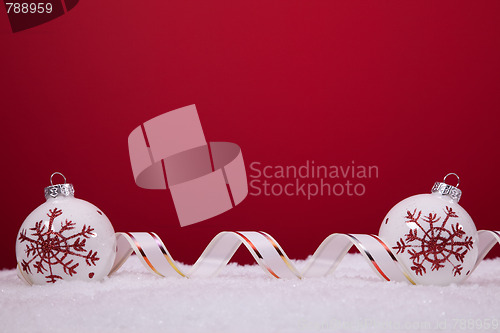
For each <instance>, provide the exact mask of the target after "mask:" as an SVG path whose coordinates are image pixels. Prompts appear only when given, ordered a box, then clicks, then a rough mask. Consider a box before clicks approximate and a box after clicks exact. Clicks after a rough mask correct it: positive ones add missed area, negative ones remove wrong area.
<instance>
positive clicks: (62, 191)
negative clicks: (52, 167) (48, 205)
mask: <svg viewBox="0 0 500 333" xmlns="http://www.w3.org/2000/svg"><path fill="white" fill-rule="evenodd" d="M55 175H61V176H62V177H63V178H64V183H63V184H55V185H54V183H53V181H52V179H53V178H54V176H55ZM43 192H44V195H45V199H46V200H49V199H51V198H57V197H59V196H63V197H70V196H71V197H72V196H74V195H75V189H74V187H73V184H68V183H66V177H64V175H63V174H62V173H60V172H54V173H53V174H52V175H50V186H47V187H46V188H44V190H43Z"/></svg>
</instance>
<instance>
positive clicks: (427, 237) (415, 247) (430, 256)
mask: <svg viewBox="0 0 500 333" xmlns="http://www.w3.org/2000/svg"><path fill="white" fill-rule="evenodd" d="M444 212H445V214H446V216H445V217H444V219H443V220H442V222H441V224H440V225H439V224H438V222H439V221H440V220H441V217H438V216H437V214H435V213H434V214H432V213H429V215H427V216H424V217H422V221H423V222H425V223H427V224H428V227H427V228H425V227H424V226H423V223H421V221H419V220H420V218H421V215H422V211H418V213H417V210H416V209H415V210H414V211H413V213H412V212H410V211H407V215H406V217H405V218H406V223H408V224H410V225H412V227H413V226H415V227H413V228H411V229H410V231H409V232H408V233H407V234H406V235H405V237H406V239H405V240H403V238H400V240H399V241H398V242H397V245H396V246H394V247H393V249H395V250H397V253H404V252H405V251H406V250H407V251H408V254H409V255H410V259H411V260H412V261H413V266H411V269H412V270H413V271H415V274H417V275H423V274H426V272H427V270H426V268H425V266H424V263H425V262H428V263H430V264H431V270H432V271H434V270H435V271H438V270H439V269H440V268H443V267H445V265H447V264H451V265H452V266H453V270H452V272H453V276H457V275H461V274H462V269H463V267H462V265H461V263H463V262H464V258H465V255H466V254H467V252H468V251H469V250H471V249H472V248H473V240H472V237H465V238H464V236H465V231H463V230H462V227H461V226H460V224H459V223H458V222H457V223H456V224H453V223H451V222H450V224H451V230H450V229H449V226H448V228H447V223H448V222H449V220H450V219H452V218H458V215H457V213H455V212H454V211H453V209H452V208H450V207H448V206H446V209H445V210H444ZM419 231H422V232H423V235H421V236H419ZM467 274H469V272H467Z"/></svg>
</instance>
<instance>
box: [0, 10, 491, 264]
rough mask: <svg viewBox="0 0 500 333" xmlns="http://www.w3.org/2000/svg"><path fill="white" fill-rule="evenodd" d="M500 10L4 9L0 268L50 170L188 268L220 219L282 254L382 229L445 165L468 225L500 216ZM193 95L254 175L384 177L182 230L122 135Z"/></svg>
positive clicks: (254, 206)
mask: <svg viewBox="0 0 500 333" xmlns="http://www.w3.org/2000/svg"><path fill="white" fill-rule="evenodd" d="M499 16H500V2H498V1H466V2H462V1H437V2H436V1H403V2H401V1H353V0H349V1H320V0H313V1H305V0H298V1H289V0H286V1H285V0H272V1H269V0H267V1H230V2H228V1H181V0H179V1H156V2H141V1H129V0H120V1H118V0H107V1H98V0H82V1H80V3H79V4H78V5H77V6H76V7H75V8H74V9H73V10H72V11H71V12H69V13H68V14H66V15H63V16H62V17H60V18H57V19H55V20H53V21H51V22H48V23H46V24H43V25H40V26H38V27H35V28H32V29H29V30H26V31H22V32H18V33H12V32H11V30H10V26H9V22H8V19H7V15H6V13H5V11H3V10H2V12H1V13H0V45H1V52H0V68H1V72H0V73H1V75H0V88H1V91H0V110H1V112H2V118H3V122H2V123H3V129H2V131H1V133H0V135H1V140H2V142H3V143H4V148H3V158H2V170H1V171H2V176H3V179H2V184H3V185H2V186H3V189H2V209H3V214H2V215H3V218H2V221H3V223H2V229H3V232H2V240H1V242H0V251H1V252H0V253H1V256H0V267H8V268H11V267H14V266H15V253H14V244H15V238H16V233H17V231H18V229H19V227H20V225H21V223H22V222H23V220H24V219H25V217H26V216H27V215H28V214H29V213H30V212H31V211H32V210H33V209H34V208H35V207H36V206H38V205H39V204H41V203H42V202H43V201H44V198H43V188H44V187H45V186H47V185H48V180H49V179H48V178H49V176H50V174H51V173H52V172H54V171H61V172H63V173H64V174H65V175H66V176H67V177H68V180H69V181H70V182H72V183H73V184H74V185H75V188H76V191H77V197H79V198H82V199H85V200H88V201H90V202H92V203H94V204H96V205H97V206H98V207H100V208H101V209H102V210H103V211H104V212H106V214H107V215H108V217H109V218H110V219H111V221H112V223H113V224H114V227H115V230H117V231H156V232H157V233H158V234H159V235H160V237H161V238H162V239H163V240H164V242H165V243H166V245H167V247H168V248H169V250H170V251H171V253H172V254H173V256H174V257H175V258H176V259H178V260H181V261H183V262H187V263H192V262H194V260H195V259H196V258H197V257H198V255H199V254H201V252H202V250H203V249H204V247H205V246H206V245H207V244H208V242H209V241H210V239H211V238H212V237H213V236H214V235H216V234H217V233H218V232H219V231H222V230H264V231H267V232H269V233H270V234H271V235H273V236H274V237H275V238H276V239H277V240H278V241H279V242H280V244H281V245H282V246H283V248H284V249H285V251H286V252H287V253H288V254H289V256H290V257H292V258H305V257H306V256H308V255H309V254H311V253H312V252H313V251H314V249H315V248H316V247H317V246H318V245H319V243H320V242H321V241H322V240H323V239H324V238H325V237H326V236H327V235H329V234H330V233H333V232H353V233H377V232H378V228H379V225H380V223H381V221H382V219H383V217H384V216H385V214H386V212H387V211H388V210H389V209H390V208H391V207H392V206H393V205H394V204H395V203H397V202H398V201H400V200H402V199H403V198H405V197H407V196H410V195H413V194H418V193H426V192H429V191H430V188H431V186H432V184H433V183H434V181H437V180H441V179H442V177H443V176H444V175H445V174H446V173H448V172H456V173H458V174H459V175H460V177H461V179H462V183H461V185H460V188H461V189H462V190H463V192H464V194H463V197H462V201H461V205H462V206H463V207H464V208H465V209H466V210H467V211H468V212H469V213H470V215H471V216H472V217H473V219H474V220H475V222H476V225H477V227H478V229H497V230H498V229H500V227H499V224H498V217H497V207H498V203H497V202H498V199H497V198H496V190H495V188H498V187H499V186H500V177H499V175H498V174H497V165H498V162H499V154H498V145H499V143H500V139H499V134H498V124H499V120H500V116H499V112H498V111H499V110H500V79H499V78H500V61H499V59H500V20H499V19H498V17H499ZM193 103H194V104H196V105H197V107H198V111H199V115H200V118H201V121H202V125H203V127H204V131H205V134H206V136H207V139H208V140H210V141H230V142H235V143H237V144H239V145H240V147H241V148H242V151H243V157H244V159H245V163H246V165H247V171H250V170H249V169H248V166H249V164H250V163H251V162H253V161H260V162H261V163H264V164H270V165H277V164H280V165H300V164H303V163H304V162H305V161H306V160H314V161H315V162H316V163H317V164H334V165H349V164H351V161H353V160H354V161H355V163H356V164H362V165H376V166H378V168H379V177H378V178H376V179H371V180H369V181H366V182H365V184H366V194H365V195H363V196H361V197H349V196H340V197H328V196H323V197H316V198H313V199H312V200H307V199H306V198H304V197H287V196H280V197H265V196H248V197H247V198H246V199H245V200H244V201H243V202H242V203H241V204H240V205H239V206H237V207H236V208H235V209H232V210H230V211H228V212H227V213H225V214H223V215H220V216H217V217H214V218H212V219H210V220H207V221H204V222H201V223H198V224H195V225H192V226H189V227H185V228H181V227H180V226H179V223H178V220H177V217H176V213H175V209H174V206H173V203H172V199H171V196H170V194H169V193H168V192H167V191H149V190H143V189H140V188H138V187H137V186H136V185H135V184H134V180H133V177H132V172H131V167H130V163H129V156H128V148H127V137H128V134H129V133H130V132H131V131H132V130H133V129H134V128H135V127H136V126H138V125H139V124H140V123H142V122H144V121H145V120H148V119H150V118H152V117H154V116H156V115H159V114H161V113H164V112H166V111H169V110H172V109H175V108H178V107H182V106H185V105H189V104H193ZM499 253H500V252H499V250H498V246H497V249H496V252H495V253H494V255H495V254H496V255H498V254H499ZM248 259H249V256H248V255H245V254H240V260H242V261H243V262H248V261H249V260H248Z"/></svg>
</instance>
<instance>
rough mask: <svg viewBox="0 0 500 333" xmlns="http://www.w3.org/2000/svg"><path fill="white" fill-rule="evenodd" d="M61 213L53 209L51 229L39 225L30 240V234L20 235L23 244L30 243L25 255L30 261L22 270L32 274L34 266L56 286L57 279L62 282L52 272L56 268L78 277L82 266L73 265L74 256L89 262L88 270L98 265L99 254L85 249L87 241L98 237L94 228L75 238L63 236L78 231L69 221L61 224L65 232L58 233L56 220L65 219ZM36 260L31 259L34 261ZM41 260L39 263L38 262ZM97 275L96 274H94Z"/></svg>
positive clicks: (23, 233) (24, 263)
mask: <svg viewBox="0 0 500 333" xmlns="http://www.w3.org/2000/svg"><path fill="white" fill-rule="evenodd" d="M62 213H63V212H62V210H61V209H57V208H54V209H50V210H49V214H47V216H48V217H49V221H48V225H47V222H45V223H44V222H43V221H40V222H37V223H35V226H34V227H33V228H29V230H32V231H33V233H32V234H31V235H30V236H34V237H33V238H30V237H28V236H27V230H26V229H23V230H22V231H21V233H20V235H19V242H20V243H23V242H27V243H28V244H26V249H25V253H26V255H27V257H28V259H29V260H28V261H26V260H24V259H23V260H22V262H21V267H22V269H23V271H25V272H26V273H30V274H31V267H30V264H32V263H33V264H32V265H33V268H36V271H37V273H41V274H47V275H45V278H46V279H47V281H46V282H47V283H54V282H56V281H57V279H62V277H61V276H60V275H57V274H54V273H53V272H52V266H56V265H61V266H62V268H63V271H64V273H65V274H66V275H69V276H73V275H74V274H78V272H77V271H76V268H77V267H78V265H79V263H73V261H74V259H70V258H71V256H74V257H82V258H85V262H86V263H87V265H88V266H92V265H94V266H95V265H96V261H98V260H99V257H97V251H95V252H94V251H92V250H90V251H87V250H86V249H85V243H86V241H87V240H86V239H87V238H90V237H92V236H95V234H94V228H92V227H91V226H90V225H89V226H87V225H83V227H82V230H81V231H80V232H78V233H75V234H72V235H67V236H66V235H63V233H65V232H67V231H69V230H72V229H74V228H75V227H74V226H75V224H76V223H74V222H73V221H68V220H65V221H64V222H61V228H60V229H59V230H58V231H56V230H55V228H54V220H55V219H56V217H59V216H61V215H62ZM31 256H33V257H32V258H31V259H30V257H31ZM37 259H38V260H37ZM92 275H93V274H92Z"/></svg>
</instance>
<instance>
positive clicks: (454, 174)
mask: <svg viewBox="0 0 500 333" xmlns="http://www.w3.org/2000/svg"><path fill="white" fill-rule="evenodd" d="M451 175H453V176H455V177H457V185H455V187H458V185H460V177H458V175H457V174H456V173H454V172H450V173H449V174H447V175H446V176H444V178H443V183H446V178H447V177H448V176H451ZM63 177H64V176H63Z"/></svg>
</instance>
